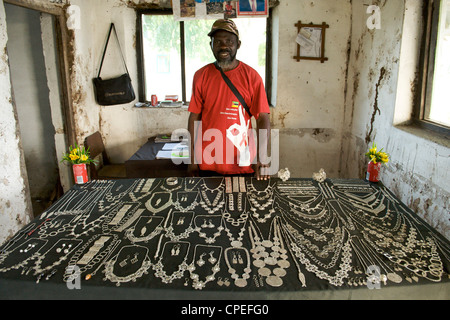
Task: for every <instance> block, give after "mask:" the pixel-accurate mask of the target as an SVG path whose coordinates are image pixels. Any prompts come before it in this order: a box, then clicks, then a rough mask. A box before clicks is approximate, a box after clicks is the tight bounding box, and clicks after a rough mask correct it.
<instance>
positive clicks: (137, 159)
mask: <svg viewBox="0 0 450 320" xmlns="http://www.w3.org/2000/svg"><path fill="white" fill-rule="evenodd" d="M163 147H164V143H155V138H154V137H152V138H149V139H148V141H147V142H146V143H145V144H144V145H143V146H142V147H141V148H140V149H139V150H138V151H137V152H136V153H135V154H134V155H133V156H132V157H131V158H130V159H129V160H127V161H126V162H125V170H126V174H127V178H167V177H186V175H187V165H186V164H180V165H176V164H175V163H173V161H172V160H170V159H156V155H157V154H158V151H160V150H161V149H162V148H163Z"/></svg>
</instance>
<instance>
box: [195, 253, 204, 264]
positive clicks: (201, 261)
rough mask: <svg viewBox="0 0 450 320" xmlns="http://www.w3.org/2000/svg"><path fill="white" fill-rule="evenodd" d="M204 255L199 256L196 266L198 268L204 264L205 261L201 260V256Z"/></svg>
mask: <svg viewBox="0 0 450 320" xmlns="http://www.w3.org/2000/svg"><path fill="white" fill-rule="evenodd" d="M205 254H206V253H202V254H201V256H200V258H199V259H198V261H197V264H198V266H199V267H201V266H203V265H204V264H205V263H206V262H205V260H203V256H204V255H205Z"/></svg>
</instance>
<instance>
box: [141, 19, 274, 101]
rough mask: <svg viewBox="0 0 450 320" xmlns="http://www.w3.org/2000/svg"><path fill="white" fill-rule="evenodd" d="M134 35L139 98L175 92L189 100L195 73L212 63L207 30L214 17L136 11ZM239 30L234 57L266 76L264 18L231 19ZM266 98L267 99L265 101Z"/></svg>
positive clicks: (143, 98) (181, 98)
mask: <svg viewBox="0 0 450 320" xmlns="http://www.w3.org/2000/svg"><path fill="white" fill-rule="evenodd" d="M138 17H139V18H138V32H139V34H138V38H139V40H140V41H139V44H138V46H139V48H138V52H141V56H140V59H138V60H140V61H139V72H140V73H141V75H140V80H141V81H140V84H139V89H140V90H139V93H140V94H139V95H140V97H139V98H140V100H141V101H151V95H152V94H156V95H157V97H158V100H160V101H161V100H164V97H165V96H166V95H178V97H179V99H180V100H183V101H189V99H190V98H191V93H192V80H193V77H194V74H195V72H196V71H197V70H198V69H200V68H201V67H203V66H205V65H207V64H208V63H211V62H214V61H215V59H214V56H213V54H212V52H211V48H210V38H209V37H208V33H209V31H210V30H211V26H212V24H213V23H214V21H215V20H189V21H184V22H183V21H182V22H179V21H175V20H174V19H173V16H172V14H171V12H170V13H167V12H166V13H163V14H161V13H160V12H140V13H139V14H138ZM233 21H234V22H235V23H236V25H237V26H238V29H239V34H240V36H241V41H242V46H241V48H240V49H239V50H238V54H237V58H238V59H239V60H242V61H243V62H245V63H247V64H248V65H250V66H251V67H253V68H254V69H256V70H257V71H258V72H259V74H260V75H261V77H262V78H263V80H265V79H266V67H267V64H266V39H267V37H266V28H267V19H266V18H239V19H234V20H233ZM269 101H270V100H269Z"/></svg>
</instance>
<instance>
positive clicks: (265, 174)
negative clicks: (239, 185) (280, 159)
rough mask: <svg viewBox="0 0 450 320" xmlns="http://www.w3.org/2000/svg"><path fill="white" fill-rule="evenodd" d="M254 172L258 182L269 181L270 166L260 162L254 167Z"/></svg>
mask: <svg viewBox="0 0 450 320" xmlns="http://www.w3.org/2000/svg"><path fill="white" fill-rule="evenodd" d="M253 171H255V177H256V179H257V180H269V179H270V175H269V165H268V164H262V163H261V162H259V161H258V163H257V164H254V165H253Z"/></svg>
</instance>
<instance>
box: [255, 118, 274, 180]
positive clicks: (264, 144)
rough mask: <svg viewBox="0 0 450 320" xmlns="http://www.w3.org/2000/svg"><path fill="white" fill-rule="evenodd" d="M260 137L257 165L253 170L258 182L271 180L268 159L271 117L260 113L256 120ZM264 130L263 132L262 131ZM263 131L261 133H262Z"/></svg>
mask: <svg viewBox="0 0 450 320" xmlns="http://www.w3.org/2000/svg"><path fill="white" fill-rule="evenodd" d="M256 126H257V135H258V146H257V150H258V154H257V163H256V165H254V167H253V169H254V171H255V176H256V178H257V179H258V180H267V179H269V178H270V175H269V166H270V164H269V163H268V157H269V143H270V116H269V114H268V113H260V114H259V117H258V119H257V120H256ZM261 130H262V131H261ZM260 131H261V132H260Z"/></svg>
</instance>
